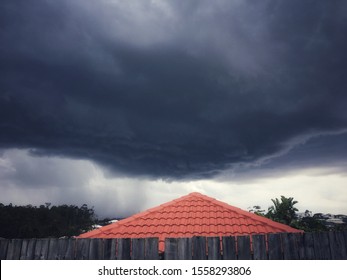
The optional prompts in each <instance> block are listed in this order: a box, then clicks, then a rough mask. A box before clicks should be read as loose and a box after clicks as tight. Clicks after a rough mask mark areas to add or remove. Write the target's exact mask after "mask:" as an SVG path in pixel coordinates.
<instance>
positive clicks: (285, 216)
mask: <svg viewBox="0 0 347 280" xmlns="http://www.w3.org/2000/svg"><path fill="white" fill-rule="evenodd" d="M271 201H272V202H273V204H274V205H272V206H270V207H269V209H268V213H266V215H265V216H266V217H268V218H270V219H272V220H274V221H277V222H280V223H283V224H287V225H294V224H295V222H296V218H297V215H296V212H297V211H298V209H297V208H295V207H294V205H295V204H297V203H298V202H297V201H296V200H294V198H293V197H289V198H287V197H285V196H283V195H281V200H279V199H278V198H275V199H271Z"/></svg>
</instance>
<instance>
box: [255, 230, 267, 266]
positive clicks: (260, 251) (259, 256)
mask: <svg viewBox="0 0 347 280" xmlns="http://www.w3.org/2000/svg"><path fill="white" fill-rule="evenodd" d="M252 244H253V259H255V260H266V259H267V253H266V251H267V250H266V240H265V235H253V236H252Z"/></svg>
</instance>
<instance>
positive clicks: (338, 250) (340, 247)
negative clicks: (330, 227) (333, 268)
mask: <svg viewBox="0 0 347 280" xmlns="http://www.w3.org/2000/svg"><path fill="white" fill-rule="evenodd" d="M340 234H341V233H340V232H334V231H330V232H329V233H328V236H329V247H330V253H331V259H332V260H342V259H343V255H344V254H345V252H344V251H345V250H344V249H345V248H344V246H345V244H344V240H343V238H342V239H341V237H340V236H341V235H340Z"/></svg>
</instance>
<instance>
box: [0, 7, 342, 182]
mask: <svg viewBox="0 0 347 280" xmlns="http://www.w3.org/2000/svg"><path fill="white" fill-rule="evenodd" d="M70 2H71V1H63V0H60V1H48V0H46V1H43V0H41V1H35V2H33V3H29V1H2V3H1V4H0V5H1V12H0V13H1V14H0V18H1V19H0V21H1V24H0V26H1V27H0V40H1V44H0V61H1V63H0V73H1V75H0V145H1V146H2V147H3V148H13V147H17V148H18V147H19V148H32V149H33V150H32V151H33V153H35V154H38V155H40V154H41V155H42V154H55V155H62V156H70V157H77V158H86V159H92V160H94V161H97V162H99V163H102V164H104V165H106V166H108V167H109V168H110V169H111V170H113V171H116V172H119V173H122V174H127V175H135V176H142V175H144V176H150V177H161V178H168V179H173V178H187V177H188V178H200V177H208V176H212V175H214V174H216V173H217V172H218V171H220V170H223V169H225V168H228V167H231V166H233V165H235V164H239V163H245V162H246V163H249V162H254V161H257V160H260V159H262V158H264V157H268V156H271V155H273V154H276V153H279V152H280V151H282V150H284V149H288V145H290V143H291V141H290V140H292V139H295V138H297V137H299V136H307V135H310V134H317V133H320V132H322V133H325V132H331V131H338V130H341V129H343V128H346V117H347V116H346V113H345V107H346V105H347V95H346V89H347V86H346V79H345V75H346V73H347V66H346V65H347V64H346V62H347V61H346V58H347V54H346V52H345V50H346V49H347V40H346V39H345V38H346V37H345V34H346V25H347V21H346V19H347V18H346V16H345V15H346V13H345V12H344V11H347V9H346V4H345V3H344V1H334V2H332V1H329V2H328V1H261V3H260V1H259V2H254V1H214V2H213V3H212V2H211V1H188V2H187V3H186V4H184V5H181V4H182V3H181V1H171V2H156V1H98V2H95V1H73V2H74V3H70ZM335 156H336V157H338V156H339V152H338V151H336V153H335Z"/></svg>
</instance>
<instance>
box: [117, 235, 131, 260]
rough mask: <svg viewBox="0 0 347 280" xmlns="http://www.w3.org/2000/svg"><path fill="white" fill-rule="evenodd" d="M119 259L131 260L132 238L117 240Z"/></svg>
mask: <svg viewBox="0 0 347 280" xmlns="http://www.w3.org/2000/svg"><path fill="white" fill-rule="evenodd" d="M117 245H118V246H117V248H118V252H117V259H118V260H130V259H131V251H130V250H131V239H130V238H124V239H123V238H118V239H117Z"/></svg>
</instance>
